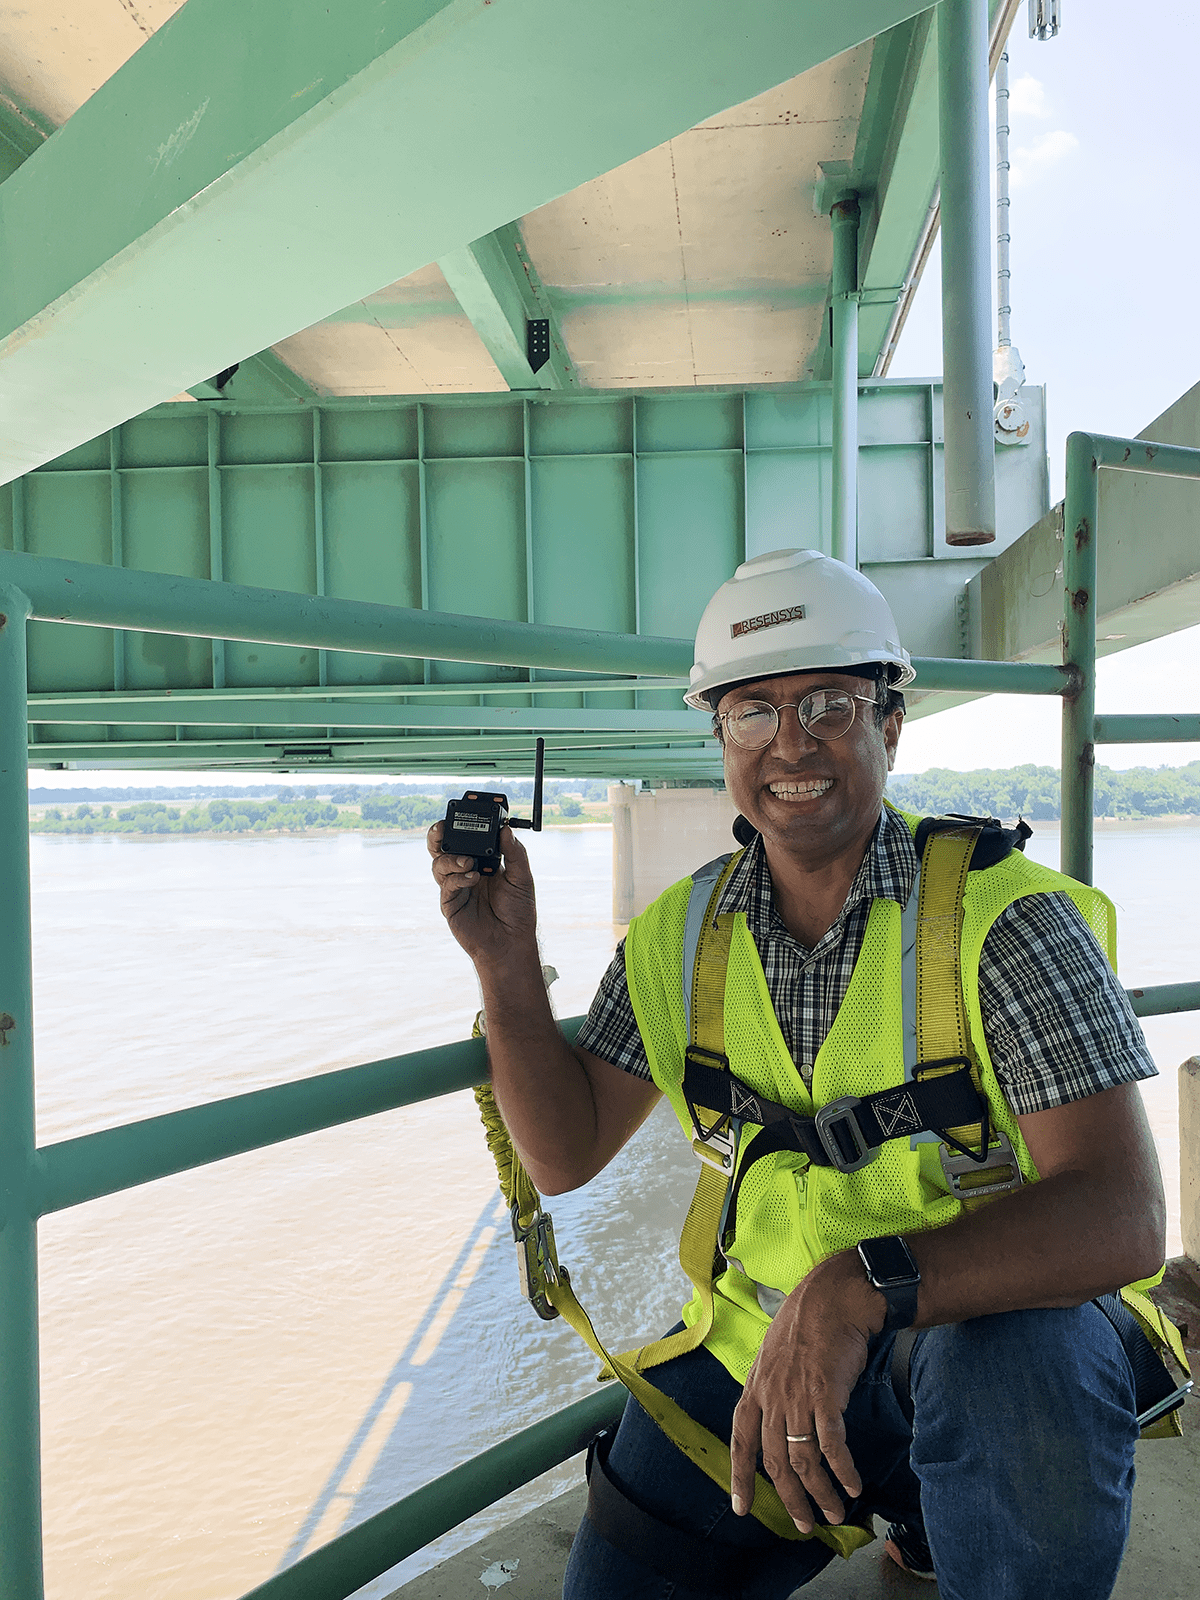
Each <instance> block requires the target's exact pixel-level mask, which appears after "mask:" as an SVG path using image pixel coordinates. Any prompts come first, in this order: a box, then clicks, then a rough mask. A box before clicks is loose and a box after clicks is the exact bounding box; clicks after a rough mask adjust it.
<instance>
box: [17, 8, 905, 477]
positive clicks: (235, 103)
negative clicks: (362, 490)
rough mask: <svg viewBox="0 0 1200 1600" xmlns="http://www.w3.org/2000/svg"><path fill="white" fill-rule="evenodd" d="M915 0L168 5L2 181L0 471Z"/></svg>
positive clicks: (277, 334)
mask: <svg viewBox="0 0 1200 1600" xmlns="http://www.w3.org/2000/svg"><path fill="white" fill-rule="evenodd" d="M922 9H924V6H923V5H922V3H921V0H847V3H846V4H844V5H841V6H836V7H834V6H829V5H827V4H825V3H824V0H761V3H759V4H756V5H754V6H751V7H730V6H729V5H728V4H726V3H725V0H658V3H656V4H654V5H645V4H641V3H639V0H593V3H591V4H589V5H586V6H582V5H580V6H564V5H561V4H559V3H558V0H507V3H506V4H504V5H494V6H480V5H478V4H477V3H476V0H390V3H384V4H381V3H380V0H343V3H342V4H339V5H337V6H332V7H331V6H327V5H326V4H324V3H323V0H261V3H259V4H257V5H255V6H253V7H249V8H247V7H246V6H245V5H244V4H243V3H242V0H189V4H187V5H186V6H183V7H182V8H181V9H180V10H179V11H177V12H176V13H175V15H174V16H173V17H172V18H171V19H170V20H169V21H168V22H167V23H166V24H165V25H164V26H163V27H162V28H160V29H159V30H158V32H157V33H156V34H155V35H154V36H153V38H151V39H149V40H148V41H147V42H146V44H145V45H144V46H143V47H142V48H141V49H140V50H138V51H137V52H135V54H134V55H133V56H132V57H131V58H130V59H129V60H128V61H127V62H126V64H125V65H124V66H123V67H122V68H121V69H120V70H119V71H118V72H116V73H114V74H113V76H112V77H111V78H110V79H109V80H108V81H107V82H106V83H105V84H104V85H102V87H101V88H100V89H99V90H97V92H96V93H95V94H94V95H92V97H91V98H90V99H89V100H87V101H86V102H85V104H84V105H83V106H81V107H80V109H79V110H78V111H77V112H76V113H75V115H74V116H72V117H71V118H70V120H69V121H68V122H67V123H66V124H65V125H64V127H63V128H62V129H60V130H59V131H58V132H57V133H56V134H55V135H54V136H53V138H51V139H48V140H47V141H46V142H45V144H43V145H42V146H41V148H39V149H37V150H35V151H34V152H33V154H32V155H30V156H29V158H28V159H27V160H26V161H25V162H24V163H23V164H22V165H21V166H20V167H18V168H17V170H16V171H15V172H14V173H13V175H12V176H11V178H9V180H8V181H7V182H5V183H4V184H3V185H0V230H2V231H3V235H4V237H5V238H9V239H20V240H21V241H22V245H21V249H20V250H19V251H15V252H13V253H12V259H11V260H10V261H9V263H8V271H7V272H6V273H5V275H4V279H3V283H2V284H0V392H2V394H3V402H2V404H0V437H2V438H3V440H4V449H3V453H2V454H0V481H4V482H6V481H8V480H10V479H11V478H13V477H16V476H18V475H20V474H21V473H23V472H26V471H28V470H29V469H30V468H31V467H34V466H37V465H39V464H40V463H42V462H45V461H47V460H50V459H51V458H53V457H55V456H58V455H61V454H62V453H63V452H64V451H67V450H69V449H71V448H73V447H74V446H75V445H78V444H80V443H82V442H84V441H85V440H88V439H91V438H93V437H94V436H95V435H96V434H98V433H100V432H101V431H102V430H104V429H106V428H108V427H111V426H112V425H114V424H116V423H120V422H122V421H124V420H125V419H126V418H128V417H131V416H135V415H137V414H139V413H140V412H143V411H145V410H146V409H147V408H148V407H150V406H152V405H155V404H156V403H157V402H159V401H160V400H162V399H163V397H164V396H167V395H171V394H174V393H177V392H178V391H179V390H181V389H184V388H186V387H188V386H189V385H192V384H197V383H200V382H203V381H204V380H206V379H207V378H209V377H210V376H211V375H212V374H213V373H214V372H215V371H219V370H221V369H223V368H225V367H228V366H231V365H233V363H234V362H236V361H239V360H242V359H244V358H245V357H247V356H249V355H253V354H254V353H256V352H258V351H261V350H264V349H266V348H267V347H268V346H270V345H273V344H275V343H277V342H278V341H279V340H280V339H283V338H285V337H287V336H289V335H291V334H293V333H296V332H298V331H299V330H300V329H302V328H306V327H308V326H311V325H312V324H313V323H315V322H318V321H320V320H321V319H322V318H323V317H326V316H328V315H331V314H333V313H335V312H337V311H338V310H340V309H341V308H342V307H344V306H346V305H348V304H350V303H351V302H353V301H355V300H358V299H361V298H362V297H363V296H364V295H367V294H371V293H374V292H375V291H377V290H378V289H380V288H382V287H383V286H384V285H386V284H388V283H391V282H393V281H395V280H396V279H398V278H401V277H404V276H406V275H407V274H408V273H410V272H413V271H415V270H417V269H418V268H420V267H423V266H425V265H426V264H427V263H429V262H430V261H435V260H437V259H439V258H440V257H444V256H446V255H448V254H449V253H450V252H451V251H454V250H458V249H461V248H462V247H463V246H465V245H467V244H469V243H471V241H475V240H479V239H481V238H483V237H484V236H485V235H487V234H490V233H492V232H493V231H494V230H495V229H497V228H500V227H503V226H504V225H505V224H507V223H509V222H511V221H512V219H513V218H515V217H520V216H523V215H525V214H526V213H527V212H529V211H532V210H533V209H535V208H536V207H537V206H539V205H541V204H543V203H544V202H546V201H547V200H550V199H552V198H554V197H555V196H558V195H561V194H564V193H566V192H568V191H569V190H571V189H573V188H575V187H577V186H578V185H579V184H581V183H583V182H585V181H587V180H589V179H591V178H593V177H595V176H596V175H598V174H599V173H602V172H607V171H611V170H612V169H613V168H614V167H617V166H619V165H620V164H621V163H622V162H624V161H627V160H629V159H631V158H632V157H634V156H637V155H639V154H641V153H642V152H644V151H646V150H649V149H652V148H654V147H655V146H657V145H659V144H661V143H662V142H663V141H664V140H666V139H668V138H670V137H672V136H674V135H675V134H678V133H680V132H682V131H684V130H685V129H687V128H690V127H692V126H694V125H695V124H696V123H697V122H700V121H702V120H703V119H704V118H706V117H708V116H711V115H713V114H714V113H716V112H719V111H723V110H725V109H727V108H728V107H729V106H731V105H736V104H738V103H740V102H741V101H744V100H746V99H748V98H750V97H751V96H753V95H755V94H757V93H760V92H762V91H764V90H766V89H768V88H771V87H773V86H774V85H775V84H777V83H779V82H781V81H783V80H785V79H787V78H790V77H792V76H794V75H796V74H797V73H799V72H801V71H804V70H806V69H807V68H809V67H811V66H813V65H815V64H816V63H818V62H820V61H825V60H828V59H830V58H831V57H833V56H835V55H838V54H839V53H840V52H842V51H844V50H846V49H848V48H849V47H850V46H852V45H855V44H858V43H860V42H861V41H863V40H864V39H868V38H871V37H872V36H874V35H877V34H880V33H882V32H884V31H886V30H887V29H889V28H891V27H893V26H894V25H896V24H897V23H900V22H903V21H904V20H905V19H907V18H909V17H912V16H914V15H916V14H917V13H918V12H919V11H921V10H922ZM682 39H686V40H687V48H686V49H681V48H680V40H682ZM534 40H536V41H537V48H536V49H531V48H530V45H531V41H534ZM499 127H503V128H504V130H505V137H504V139H503V140H502V141H500V140H497V138H496V129H497V128H499ZM418 152H419V157H418V154H417V153H418ZM47 219H49V223H48V222H47ZM296 261H303V263H304V270H303V271H302V272H297V271H295V270H294V263H295V262H296Z"/></svg>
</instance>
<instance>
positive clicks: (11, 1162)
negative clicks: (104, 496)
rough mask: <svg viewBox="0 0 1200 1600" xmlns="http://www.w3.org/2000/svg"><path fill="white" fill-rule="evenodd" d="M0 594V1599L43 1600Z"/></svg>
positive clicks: (15, 621)
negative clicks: (0, 913)
mask: <svg viewBox="0 0 1200 1600" xmlns="http://www.w3.org/2000/svg"><path fill="white" fill-rule="evenodd" d="M29 611H30V604H29V601H28V600H27V599H26V597H25V596H24V595H23V594H21V593H20V591H19V590H16V589H7V588H6V589H0V906H3V908H4V913H3V916H0V1595H4V1596H6V1597H7V1596H10V1595H11V1596H12V1597H13V1600H17V1597H18V1596H19V1597H20V1600H41V1594H42V1513H41V1446H40V1430H39V1424H38V1322H37V1217H36V1203H35V1197H34V1176H35V1161H36V1156H35V1143H34V1102H33V961H32V950H31V939H30V932H29V789H28V783H29V779H28V770H27V751H26V693H27V679H26V666H25V622H26V618H27V617H28V615H29Z"/></svg>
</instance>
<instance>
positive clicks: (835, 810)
mask: <svg viewBox="0 0 1200 1600" xmlns="http://www.w3.org/2000/svg"><path fill="white" fill-rule="evenodd" d="M814 689H841V690H843V691H844V692H846V693H847V694H854V695H863V696H865V697H866V698H867V699H868V700H873V699H874V698H875V684H874V682H873V681H872V680H871V679H870V678H857V677H851V676H849V675H848V674H847V673H840V672H797V673H792V674H791V675H789V676H788V677H786V678H764V679H762V680H761V681H760V682H758V683H748V684H741V685H739V686H738V687H737V688H736V689H731V690H729V692H728V693H727V694H725V695H723V696H722V698H721V701H720V703H719V705H718V707H717V711H718V713H724V712H728V711H731V710H732V709H733V708H734V706H736V705H740V704H742V703H744V702H745V701H747V700H765V701H768V702H769V703H770V704H771V705H773V706H777V707H778V706H786V707H792V706H795V705H796V704H797V702H799V701H800V700H802V699H803V698H804V696H805V695H806V694H811V693H812V691H813V690H814ZM854 709H855V717H854V722H853V724H852V725H851V727H850V730H849V732H848V733H844V734H843V735H842V736H841V738H840V739H814V738H813V736H812V734H810V733H806V732H805V730H804V729H803V728H802V727H801V726H800V720H799V717H798V716H797V714H796V712H795V711H794V710H790V709H789V710H782V711H780V713H779V731H778V733H777V734H776V735H775V737H774V739H773V740H772V741H771V743H770V744H768V745H766V746H765V747H764V748H762V749H761V750H745V749H742V748H741V746H739V745H737V744H735V743H734V742H733V740H732V739H730V738H729V737H728V736H726V738H725V786H726V788H727V789H728V790H729V793H730V796H731V797H732V799H733V802H734V804H735V805H736V806H737V808H738V810H739V811H740V812H741V814H742V815H743V816H744V817H745V818H746V819H747V820H748V821H749V822H751V823H753V825H754V826H755V827H756V828H757V829H758V831H759V832H760V833H761V834H762V836H763V838H764V839H765V840H766V841H767V843H768V845H773V846H775V847H776V848H780V849H782V850H784V851H785V852H787V853H788V854H795V855H798V856H802V857H807V858H811V859H814V860H824V859H828V858H829V857H831V856H833V855H836V854H837V853H838V852H839V851H840V850H842V849H845V848H848V847H849V846H851V845H852V844H854V843H855V842H856V841H857V840H859V839H865V837H866V836H867V835H868V834H869V833H870V830H871V829H872V828H873V827H874V825H875V822H876V820H877V819H878V816H879V811H880V807H881V805H882V802H883V790H884V785H885V784H886V782H887V775H888V773H889V772H890V770H891V767H892V763H893V762H894V760H895V758H896V744H897V742H898V740H899V738H900V724H901V723H902V722H903V720H904V713H903V712H902V711H896V712H893V713H891V714H890V715H889V716H888V717H887V719H886V720H885V722H884V724H883V726H882V727H880V726H879V725H878V723H877V721H876V714H875V708H874V706H873V705H863V704H862V702H861V701H855V707H854Z"/></svg>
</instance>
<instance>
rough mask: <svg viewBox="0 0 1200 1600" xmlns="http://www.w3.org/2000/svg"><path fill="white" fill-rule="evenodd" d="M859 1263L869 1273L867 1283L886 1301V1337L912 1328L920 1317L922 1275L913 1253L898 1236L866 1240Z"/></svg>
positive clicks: (859, 1249) (860, 1247)
mask: <svg viewBox="0 0 1200 1600" xmlns="http://www.w3.org/2000/svg"><path fill="white" fill-rule="evenodd" d="M858 1255H859V1260H860V1261H861V1262H862V1264H863V1266H864V1267H865V1268H866V1269H867V1282H868V1283H869V1284H870V1285H871V1287H872V1289H878V1290H879V1292H880V1294H881V1295H882V1296H883V1298H884V1299H885V1300H886V1301H887V1320H886V1321H885V1323H884V1324H883V1332H884V1333H894V1332H895V1331H896V1329H897V1328H909V1327H911V1326H912V1324H913V1323H914V1322H915V1321H916V1317H917V1286H918V1285H919V1284H920V1282H921V1274H920V1272H919V1271H918V1269H917V1263H916V1262H915V1261H914V1260H913V1258H912V1252H911V1251H910V1250H909V1248H908V1246H907V1245H906V1244H905V1242H904V1240H903V1239H900V1238H897V1237H896V1235H895V1234H891V1235H889V1236H888V1237H887V1238H884V1239H864V1240H863V1241H862V1243H861V1244H860V1245H859V1247H858Z"/></svg>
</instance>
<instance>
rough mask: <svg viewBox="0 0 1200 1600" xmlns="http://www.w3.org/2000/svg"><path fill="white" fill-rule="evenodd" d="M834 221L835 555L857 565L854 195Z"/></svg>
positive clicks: (840, 202)
mask: <svg viewBox="0 0 1200 1600" xmlns="http://www.w3.org/2000/svg"><path fill="white" fill-rule="evenodd" d="M830 220H831V221H832V223H833V282H832V285H831V289H832V305H833V334H832V344H833V554H834V555H835V556H836V557H837V559H838V560H839V561H844V562H845V563H846V565H847V566H849V567H857V566H858V197H857V196H856V195H852V194H851V195H844V196H843V197H842V198H841V199H840V200H838V202H837V203H836V205H834V207H833V209H832V211H831V212H830Z"/></svg>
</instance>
